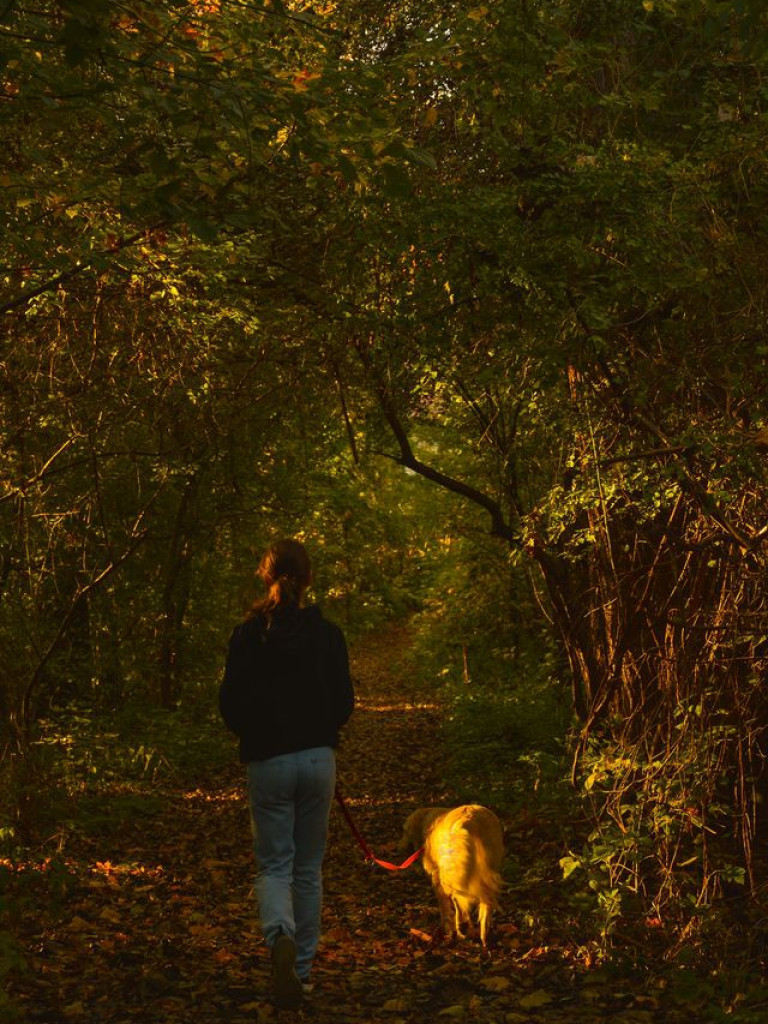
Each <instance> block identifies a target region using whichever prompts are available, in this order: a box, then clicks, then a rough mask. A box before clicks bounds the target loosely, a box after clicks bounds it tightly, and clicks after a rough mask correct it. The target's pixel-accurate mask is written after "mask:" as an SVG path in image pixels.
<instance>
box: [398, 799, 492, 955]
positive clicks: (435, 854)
mask: <svg viewBox="0 0 768 1024" xmlns="http://www.w3.org/2000/svg"><path fill="white" fill-rule="evenodd" d="M419 846H423V847H424V855H423V857H422V863H423V865H424V870H425V871H426V872H427V874H428V875H429V876H430V878H431V879H432V887H433V888H434V890H435V895H436V896H437V902H438V905H439V907H440V916H441V919H442V922H443V930H444V931H445V933H446V935H448V936H452V935H454V934H455V935H456V936H458V937H460V938H463V937H464V932H463V931H462V925H463V924H465V923H466V924H467V925H468V926H470V927H471V919H470V911H471V910H473V909H474V907H477V908H478V912H477V917H478V922H479V924H480V941H481V942H482V944H483V948H484V949H485V948H487V945H488V934H489V932H490V927H491V915H492V913H493V911H494V910H495V908H496V907H497V905H498V898H499V890H500V889H501V874H500V872H501V862H502V859H503V857H504V840H503V837H502V832H501V823H500V822H499V819H498V818H497V817H496V815H495V814H494V813H493V811H489V810H488V808H487V807H481V806H480V805H479V804H464V805H463V806H461V807H454V808H453V809H448V808H446V807H422V808H421V809H420V810H418V811H414V812H413V814H411V815H410V816H409V818H408V820H407V821H406V823H405V826H404V828H403V835H402V838H401V840H400V844H399V847H398V849H399V850H400V852H403V853H404V852H407V851H408V850H409V849H416V848H417V847H419Z"/></svg>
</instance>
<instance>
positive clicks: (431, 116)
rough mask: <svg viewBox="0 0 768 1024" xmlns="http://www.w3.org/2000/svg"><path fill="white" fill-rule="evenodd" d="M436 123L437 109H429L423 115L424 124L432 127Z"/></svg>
mask: <svg viewBox="0 0 768 1024" xmlns="http://www.w3.org/2000/svg"><path fill="white" fill-rule="evenodd" d="M436 122H437V107H430V108H429V110H428V111H427V112H426V114H425V115H424V124H426V125H433V124H435V123H436Z"/></svg>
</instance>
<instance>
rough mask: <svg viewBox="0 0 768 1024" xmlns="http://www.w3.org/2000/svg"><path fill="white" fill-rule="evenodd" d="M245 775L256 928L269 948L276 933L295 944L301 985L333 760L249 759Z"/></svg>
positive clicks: (329, 755) (314, 934)
mask: <svg viewBox="0 0 768 1024" xmlns="http://www.w3.org/2000/svg"><path fill="white" fill-rule="evenodd" d="M247 770H248V797H249V801H250V807H251V820H252V823H253V828H254V839H253V850H254V853H255V855H256V865H257V868H258V872H257V875H256V898H257V900H258V905H259V919H260V922H261V931H262V934H263V936H264V938H265V940H266V943H267V946H269V948H270V949H271V948H272V946H273V945H274V942H275V939H276V938H277V937H278V935H280V934H281V933H282V932H284V933H285V934H287V935H290V936H291V937H292V938H294V939H295V940H296V972H297V974H298V975H299V977H300V978H301V979H302V981H306V980H307V979H308V978H309V972H310V970H311V969H312V961H313V959H314V956H315V951H316V950H317V944H318V941H319V939H320V913H321V909H322V901H323V874H322V867H323V857H324V855H325V843H326V838H327V835H328V818H329V816H330V810H331V800H332V798H333V790H334V786H335V785H336V756H335V754H334V752H333V750H332V749H331V747H313V748H311V749H310V750H298V751H296V752H295V753H292V754H280V755H278V756H277V757H271V758H269V760H267V761H251V762H250V763H249V764H248V769H247Z"/></svg>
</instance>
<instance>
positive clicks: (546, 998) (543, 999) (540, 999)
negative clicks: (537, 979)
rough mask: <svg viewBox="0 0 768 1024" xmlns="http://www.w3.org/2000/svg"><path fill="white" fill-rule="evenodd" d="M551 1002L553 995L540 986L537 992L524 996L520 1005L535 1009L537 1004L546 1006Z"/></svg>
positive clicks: (525, 1008) (527, 1008)
mask: <svg viewBox="0 0 768 1024" xmlns="http://www.w3.org/2000/svg"><path fill="white" fill-rule="evenodd" d="M551 1002H552V996H551V995H550V994H549V992H545V991H544V989H543V988H538V989H536V991H535V992H531V994H530V995H529V996H523V998H522V999H521V1000H520V1006H521V1007H522V1008H523V1009H524V1010H533V1009H535V1007H537V1006H546V1005H547V1003H551Z"/></svg>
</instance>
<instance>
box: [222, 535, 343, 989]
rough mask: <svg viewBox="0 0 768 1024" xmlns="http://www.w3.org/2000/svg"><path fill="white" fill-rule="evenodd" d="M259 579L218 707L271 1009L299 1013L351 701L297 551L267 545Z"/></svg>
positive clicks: (236, 636)
mask: <svg viewBox="0 0 768 1024" xmlns="http://www.w3.org/2000/svg"><path fill="white" fill-rule="evenodd" d="M259 576H260V577H261V579H262V580H263V582H264V583H265V585H266V587H267V594H266V596H265V597H264V598H263V599H262V600H260V601H258V602H257V603H256V604H255V605H254V606H253V608H252V609H251V612H250V613H249V615H248V617H247V619H246V620H245V622H243V623H242V624H241V625H239V626H237V627H236V628H235V631H234V632H233V634H232V637H231V639H230V642H229V652H228V655H227V663H226V669H225V673H224V681H223V682H222V684H221V689H220V693H219V706H220V708H221V714H222V717H223V718H224V721H225V723H226V725H227V727H228V728H229V729H231V730H232V731H233V732H234V733H236V734H237V736H238V737H239V739H240V760H241V761H242V762H243V763H245V764H246V765H247V780H248V797H249V802H250V808H251V817H252V821H253V825H254V853H255V855H256V862H257V869H258V871H257V875H256V896H257V900H258V906H259V918H260V923H261V930H262V934H263V935H264V939H265V941H266V943H267V946H268V947H269V949H270V951H271V956H272V967H273V983H274V988H275V1001H276V1003H277V1005H278V1006H280V1007H281V1008H284V1009H295V1008H296V1007H298V1006H299V1005H300V1004H301V1001H302V999H303V995H304V992H305V991H306V990H307V987H308V985H309V975H310V971H311V968H312V962H313V959H314V956H315V951H316V949H317V944H318V940H319V938H320V913H321V907H322V864H323V857H324V855H325V844H326V837H327V833H328V818H329V814H330V807H331V800H332V798H333V792H334V786H335V781H336V760H335V752H334V751H335V748H336V746H337V744H338V741H339V730H340V729H341V727H342V726H343V725H344V723H345V722H346V721H347V719H348V718H349V716H350V715H351V714H352V709H353V703H354V695H353V690H352V683H351V680H350V675H349V659H348V656H347V646H346V642H345V640H344V635H343V633H342V632H341V630H340V629H339V627H338V626H336V625H334V624H333V623H331V622H329V621H328V620H327V619H325V618H323V615H322V614H321V612H320V609H319V608H318V607H317V606H316V605H310V606H308V607H305V606H304V595H305V592H306V590H307V588H308V586H309V585H310V583H311V580H312V569H311V564H310V560H309V556H308V554H307V551H306V549H305V547H304V545H303V544H301V543H300V542H299V541H296V540H281V541H278V542H277V543H275V544H273V545H272V546H271V547H270V548H269V549H268V550H267V552H266V554H265V555H264V557H263V559H262V561H261V564H260V566H259Z"/></svg>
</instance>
